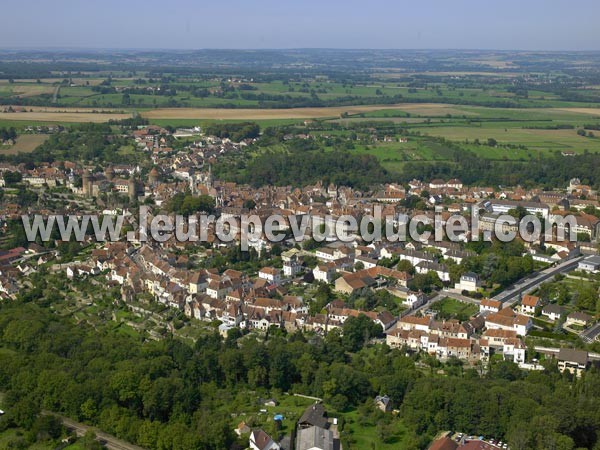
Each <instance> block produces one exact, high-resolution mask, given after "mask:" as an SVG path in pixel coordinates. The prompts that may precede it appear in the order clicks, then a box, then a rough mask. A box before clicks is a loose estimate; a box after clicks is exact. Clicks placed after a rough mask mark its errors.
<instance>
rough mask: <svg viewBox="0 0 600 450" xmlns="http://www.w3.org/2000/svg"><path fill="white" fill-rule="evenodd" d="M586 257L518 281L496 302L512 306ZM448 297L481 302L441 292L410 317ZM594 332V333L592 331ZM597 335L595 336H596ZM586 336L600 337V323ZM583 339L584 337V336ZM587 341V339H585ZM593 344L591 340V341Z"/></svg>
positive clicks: (498, 297) (448, 292)
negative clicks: (526, 294)
mask: <svg viewBox="0 0 600 450" xmlns="http://www.w3.org/2000/svg"><path fill="white" fill-rule="evenodd" d="M583 258H584V257H583V256H580V257H577V258H574V259H570V260H569V261H565V262H562V263H560V264H558V265H556V266H552V267H549V268H547V269H544V270H542V271H541V272H536V273H535V274H533V275H530V276H529V277H527V278H523V279H521V280H519V281H517V282H516V283H515V284H514V285H513V286H512V287H511V288H509V289H506V290H504V291H502V292H501V293H500V294H498V295H496V296H495V297H493V299H494V300H499V301H501V302H502V303H503V306H505V307H506V306H512V305H514V304H515V303H516V302H518V301H519V299H520V296H521V294H524V293H528V292H531V291H533V290H534V289H537V288H538V287H539V285H540V284H542V283H543V282H545V281H547V280H548V279H550V278H552V277H554V275H556V274H558V273H563V272H568V271H571V270H573V269H574V268H575V267H577V264H578V263H579V261H581V260H582V259H583ZM446 297H450V298H454V299H456V300H460V301H463V302H466V303H471V304H473V305H479V303H480V300H476V299H474V298H471V297H466V296H464V295H461V294H458V293H455V292H451V291H441V292H440V293H439V294H438V295H436V296H435V297H433V298H432V299H430V300H429V301H428V302H427V303H425V304H424V305H422V306H420V307H419V308H417V309H415V310H414V311H411V312H410V313H409V315H414V314H416V313H417V312H419V311H425V310H427V309H429V308H430V307H431V305H432V304H433V303H435V302H439V301H441V300H443V299H444V298H446ZM592 330H593V331H592ZM594 333H595V334H594ZM584 334H585V335H588V334H589V336H590V338H591V339H592V340H593V339H594V338H595V337H596V336H598V335H600V323H599V324H598V325H597V326H594V327H592V328H590V329H589V330H587V331H586V333H584ZM582 337H583V336H582ZM584 340H585V338H584ZM589 342H591V340H590V341H589Z"/></svg>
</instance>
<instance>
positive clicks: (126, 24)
mask: <svg viewBox="0 0 600 450" xmlns="http://www.w3.org/2000/svg"><path fill="white" fill-rule="evenodd" d="M0 11H1V12H2V14H1V17H2V24H1V25H0V47H2V48H14V47H36V48H40V47H79V48H179V49H201V48H309V47H310V48H318V47H321V48H396V49H423V48H427V49H440V48H444V49H451V48H453V49H506V50H516V49H525V50H600V1H599V0H518V1H517V0H412V1H410V2H407V1H404V0H362V1H358V0H329V1H328V0H298V1H290V0H214V1H205V0H170V1H169V0H160V1H159V0H52V1H50V0H18V1H15V0H2V1H1V2H0Z"/></svg>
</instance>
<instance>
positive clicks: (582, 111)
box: [556, 108, 600, 116]
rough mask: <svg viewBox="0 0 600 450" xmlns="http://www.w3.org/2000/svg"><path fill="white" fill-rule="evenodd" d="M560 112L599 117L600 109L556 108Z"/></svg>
mask: <svg viewBox="0 0 600 450" xmlns="http://www.w3.org/2000/svg"><path fill="white" fill-rule="evenodd" d="M556 109H557V110H560V111H567V112H574V113H578V114H591V115H594V116H600V108H556Z"/></svg>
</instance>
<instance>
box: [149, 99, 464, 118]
mask: <svg viewBox="0 0 600 450" xmlns="http://www.w3.org/2000/svg"><path fill="white" fill-rule="evenodd" d="M452 106H453V105H444V104H436V103H422V104H399V105H364V106H333V107H324V108H288V109H242V108H236V109H214V108H158V109H153V110H149V111H145V112H142V113H141V115H142V116H143V117H146V118H148V119H216V120H252V119H255V120H266V119H312V118H314V119H322V118H328V117H331V118H336V117H339V116H340V115H341V114H342V113H348V114H360V113H367V112H372V111H380V110H382V109H385V110H401V111H406V112H410V113H411V114H429V115H441V114H447V113H449V112H450V111H449V110H451V109H452Z"/></svg>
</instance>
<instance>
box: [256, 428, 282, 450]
mask: <svg viewBox="0 0 600 450" xmlns="http://www.w3.org/2000/svg"><path fill="white" fill-rule="evenodd" d="M250 448H251V449H252V450H279V449H280V447H279V444H277V443H276V442H275V441H274V440H273V438H271V436H269V435H268V434H267V433H265V432H264V431H263V430H260V429H259V430H252V433H250Z"/></svg>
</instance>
